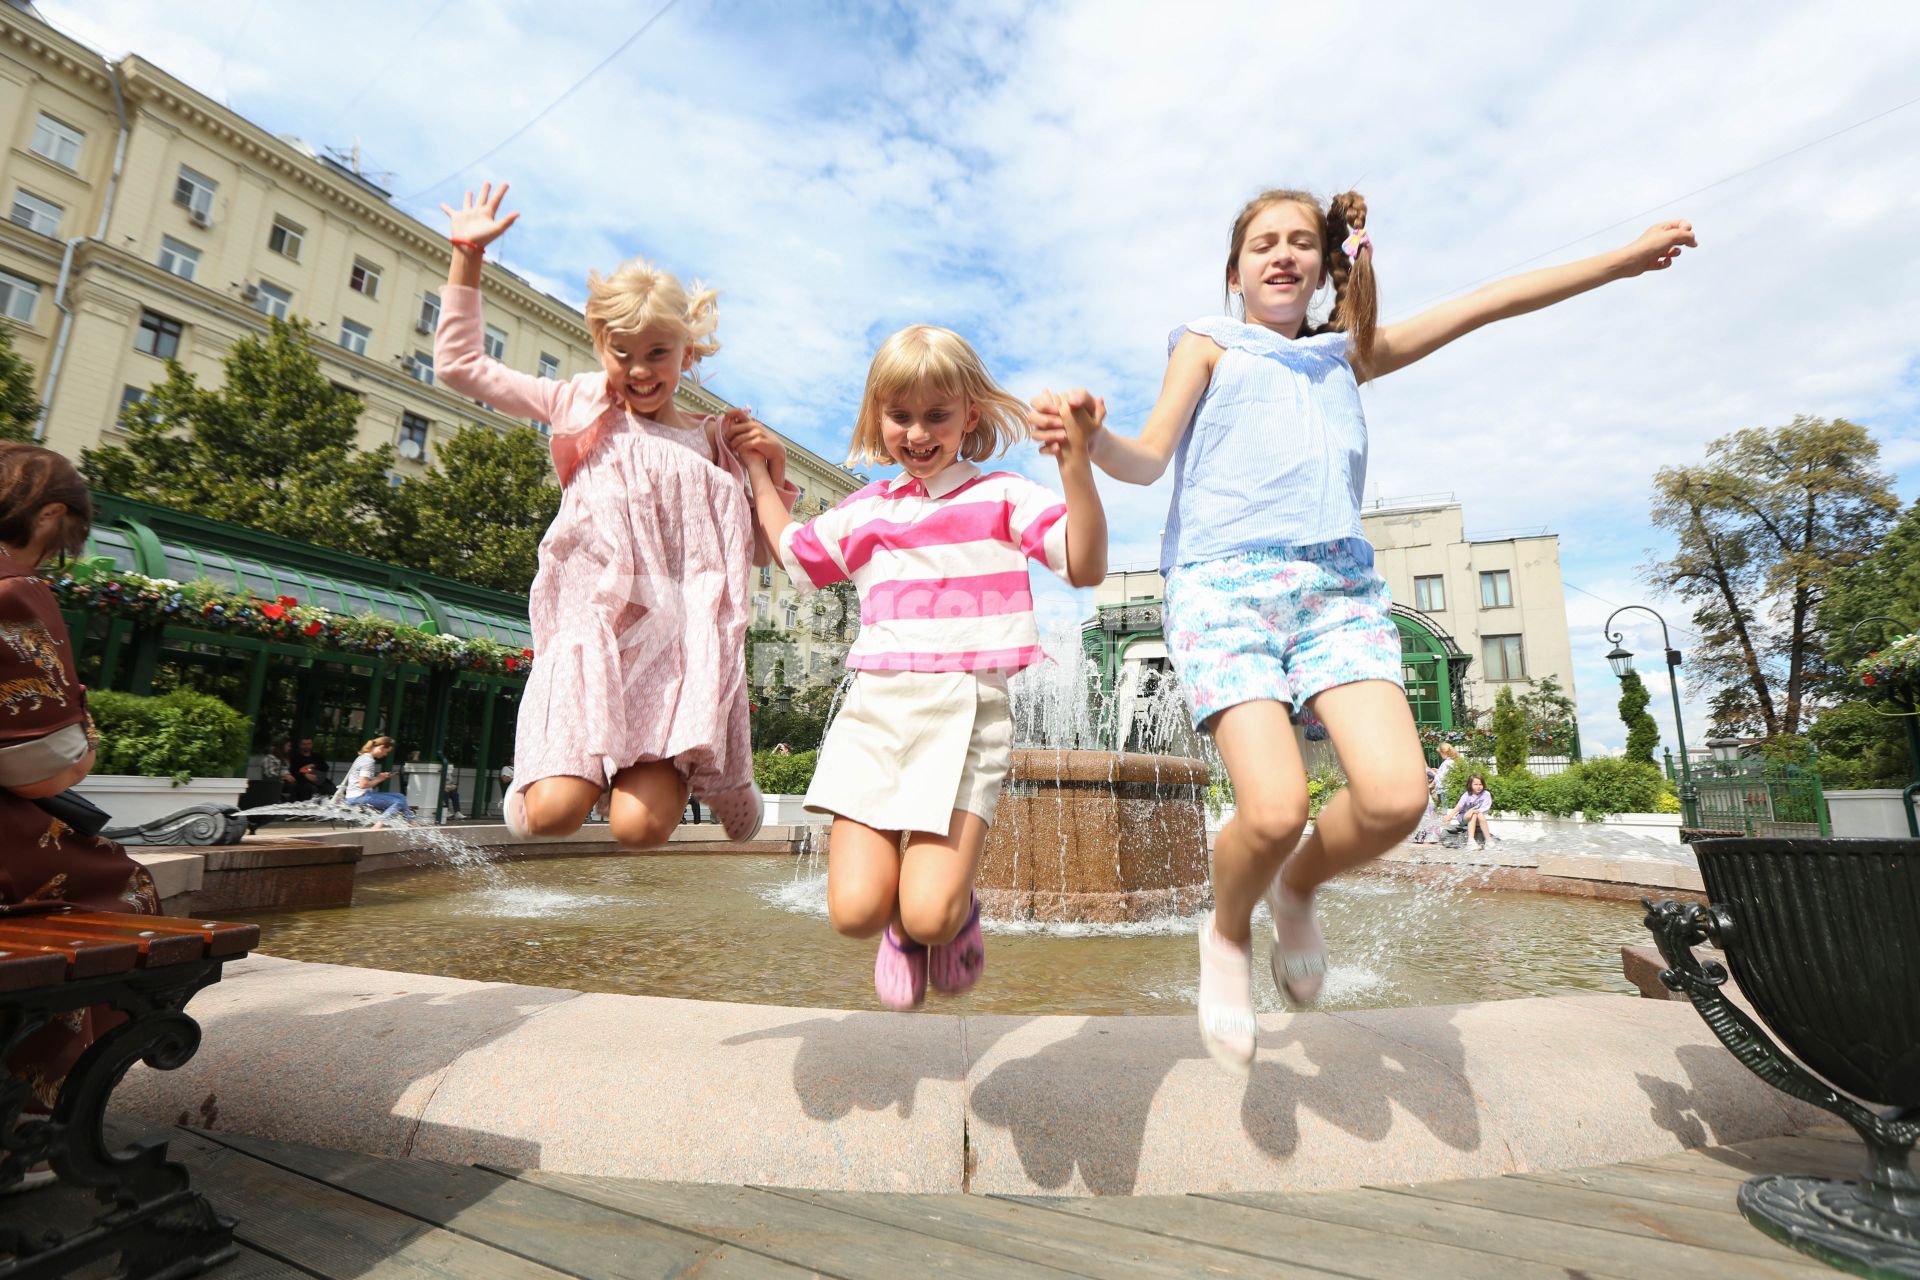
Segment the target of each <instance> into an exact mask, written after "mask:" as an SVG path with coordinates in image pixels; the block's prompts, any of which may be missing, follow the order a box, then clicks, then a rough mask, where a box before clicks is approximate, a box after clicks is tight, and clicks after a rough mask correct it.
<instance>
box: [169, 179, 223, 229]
mask: <svg viewBox="0 0 1920 1280" xmlns="http://www.w3.org/2000/svg"><path fill="white" fill-rule="evenodd" d="M219 189H220V184H219V183H217V182H215V181H214V180H213V179H212V178H209V177H207V176H206V175H205V174H204V173H195V172H194V171H193V170H191V169H189V168H187V166H185V165H181V166H180V176H179V177H178V178H175V179H174V180H173V202H174V203H175V204H177V205H179V206H180V207H181V208H183V209H185V210H186V211H187V216H188V217H190V218H192V219H193V220H194V222H195V224H197V225H199V226H202V227H204V226H207V225H208V224H210V223H211V222H212V221H213V193H214V192H216V191H218V190H219Z"/></svg>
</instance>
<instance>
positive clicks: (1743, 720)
mask: <svg viewBox="0 0 1920 1280" xmlns="http://www.w3.org/2000/svg"><path fill="white" fill-rule="evenodd" d="M1879 459H1880V446H1879V445H1878V444H1877V443H1876V442H1875V441H1874V439H1873V437H1872V436H1870V435H1868V434H1867V432H1866V430H1865V429H1864V428H1862V427H1859V426H1857V425H1855V424H1854V423H1851V422H1848V421H1846V420H1845V419H1840V418H1836V419H1833V420H1832V421H1828V420H1827V419H1824V418H1812V417H1807V416H1805V415H1801V416H1798V417H1795V418H1794V420H1793V421H1792V422H1791V423H1789V424H1787V425H1786V426H1784V427H1750V428H1747V429H1745V430H1741V431H1736V432H1734V433H1733V434H1732V435H1728V436H1722V437H1721V438H1720V439H1718V440H1715V441H1714V442H1713V443H1711V444H1710V445H1708V446H1707V459H1706V462H1705V463H1704V464H1702V465H1700V466H1695V467H1662V468H1661V469H1660V471H1659V472H1658V473H1657V474H1656V475H1655V478H1654V502H1653V521H1654V524H1656V525H1657V526H1659V527H1660V528H1662V529H1665V530H1667V531H1668V532H1669V533H1670V534H1672V535H1673V538H1674V542H1675V550H1674V554H1673V556H1672V557H1671V558H1670V559H1667V560H1663V561H1660V562H1658V563H1656V564H1654V565H1653V566H1652V567H1651V570H1650V576H1651V577H1652V580H1653V581H1654V583H1655V584H1656V585H1657V586H1660V587H1664V588H1666V589H1667V590H1669V591H1672V592H1674V593H1675V594H1677V595H1679V596H1680V597H1681V598H1682V599H1685V600H1687V601H1690V602H1691V603H1692V604H1693V605H1694V615H1693V618H1694V623H1695V625H1696V626H1697V627H1698V628H1699V630H1700V632H1701V642H1700V644H1699V646H1697V647H1696V649H1695V650H1694V655H1693V657H1694V662H1693V670H1694V672H1695V677H1694V683H1695V686H1696V687H1697V688H1705V689H1709V690H1711V702H1712V707H1713V719H1714V727H1715V728H1716V729H1717V730H1719V731H1720V732H1723V733H1742V732H1753V731H1755V730H1759V731H1761V732H1764V733H1765V734H1766V735H1767V736H1769V737H1772V736H1776V735H1780V734H1794V733H1798V732H1799V731H1800V728H1801V724H1802V721H1803V719H1804V718H1805V713H1806V710H1807V707H1808V705H1809V702H1810V700H1811V696H1812V694H1813V693H1814V692H1815V691H1816V689H1817V688H1818V687H1819V685H1820V682H1821V680H1822V679H1823V678H1824V676H1825V672H1824V669H1823V668H1824V660H1823V655H1824V653H1825V651H1826V644H1825V636H1824V635H1823V633H1822V629H1821V621H1820V610H1821V605H1822V603H1823V602H1824V600H1825V599H1826V595H1827V592H1828V589H1829V587H1830V586H1831V585H1832V582H1833V580H1834V577H1835V575H1836V574H1837V573H1838V572H1839V571H1841V570H1843V569H1845V568H1847V567H1849V566H1851V565H1854V564H1857V563H1859V561H1860V560H1862V559H1863V558H1865V556H1866V555H1867V553H1868V551H1870V550H1871V549H1872V548H1873V547H1874V546H1875V545H1877V544H1878V542H1879V541H1880V537H1881V535H1882V534H1883V532H1884V531H1885V529H1886V527H1887V525H1888V523H1889V522H1890V521H1891V520H1892V518H1893V515H1894V512H1895V510H1896V504H1895V501H1894V498H1893V495H1892V493H1891V492H1889V490H1888V487H1887V486H1888V479H1889V478H1888V476H1887V475H1886V474H1885V473H1884V472H1882V471H1880V470H1879V469H1878V463H1879Z"/></svg>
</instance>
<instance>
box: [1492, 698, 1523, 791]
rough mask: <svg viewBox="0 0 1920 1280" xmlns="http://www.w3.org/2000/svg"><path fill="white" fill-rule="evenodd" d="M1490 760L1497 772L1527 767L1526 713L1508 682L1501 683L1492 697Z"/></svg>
mask: <svg viewBox="0 0 1920 1280" xmlns="http://www.w3.org/2000/svg"><path fill="white" fill-rule="evenodd" d="M1493 762H1494V767H1495V769H1496V770H1497V771H1498V772H1500V773H1514V772H1516V771H1518V770H1521V769H1524V768H1526V767H1527V717H1526V713H1525V712H1523V711H1521V710H1520V703H1519V701H1518V700H1517V699H1516V698H1515V697H1514V696H1513V686H1511V685H1502V686H1501V687H1500V694H1499V696H1498V697H1496V698H1495V699H1494V700H1493Z"/></svg>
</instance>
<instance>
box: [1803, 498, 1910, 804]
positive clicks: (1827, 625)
mask: <svg viewBox="0 0 1920 1280" xmlns="http://www.w3.org/2000/svg"><path fill="white" fill-rule="evenodd" d="M1872 618H1890V619H1892V621H1891V622H1869V621H1868V619H1872ZM1820 625H1821V628H1822V630H1823V631H1824V633H1825V635H1826V640H1827V659H1828V669H1829V671H1831V672H1832V673H1834V677H1835V678H1834V679H1833V681H1832V682H1831V683H1830V684H1829V685H1827V686H1826V689H1825V691H1826V692H1827V693H1829V694H1831V695H1832V696H1833V697H1835V698H1837V699H1839V701H1838V702H1836V703H1835V704H1834V705H1833V706H1830V707H1826V708H1823V709H1821V711H1820V712H1819V713H1818V718H1817V719H1816V720H1815V721H1814V724H1813V728H1812V730H1811V731H1810V734H1809V736H1810V737H1812V739H1813V741H1814V744H1815V745H1816V746H1817V747H1819V749H1820V763H1821V769H1820V771H1821V773H1822V775H1823V776H1826V777H1827V780H1828V785H1830V786H1836V787H1837V786H1861V787H1871V786H1899V785H1904V784H1905V783H1906V782H1907V781H1908V780H1909V779H1911V778H1912V777H1915V776H1920V774H1915V773H1913V772H1912V770H1915V769H1920V760H1914V761H1913V762H1911V764H1910V763H1909V762H1908V759H1907V757H1908V755H1909V754H1910V742H1911V739H1910V738H1909V735H1908V718H1907V717H1904V716H1899V715H1891V714H1889V712H1890V711H1892V710H1894V708H1891V707H1889V706H1887V705H1886V704H1884V703H1877V702H1873V701H1869V700H1864V699H1860V698H1858V697H1856V696H1855V695H1857V694H1858V693H1859V692H1860V690H1859V689H1858V688H1857V686H1855V685H1854V684H1853V683H1852V682H1851V681H1850V680H1848V679H1846V678H1844V675H1843V673H1844V672H1845V671H1846V669H1847V668H1848V667H1849V666H1851V665H1852V664H1853V663H1855V662H1858V661H1859V660H1860V659H1861V658H1863V657H1865V656H1866V655H1867V654H1868V653H1870V652H1872V651H1874V650H1875V649H1877V648H1879V647H1880V646H1881V645H1882V644H1884V643H1885V642H1886V641H1887V640H1889V639H1891V638H1892V637H1894V636H1896V635H1900V634H1903V633H1905V632H1909V631H1915V630H1920V500H1916V501H1915V502H1914V503H1913V505H1912V506H1910V507H1908V508H1907V511H1906V514H1905V515H1903V516H1901V518H1900V521H1899V523H1897V524H1895V525H1894V527H1893V529H1892V531H1891V532H1889V533H1888V534H1887V537H1886V540H1885V541H1884V542H1882V543H1881V544H1880V546H1878V547H1877V548H1875V549H1874V551H1873V554H1871V555H1869V556H1868V557H1867V558H1866V559H1864V560H1862V561H1861V562H1860V563H1859V564H1857V565H1854V566H1852V567H1851V568H1847V569H1843V570H1841V571H1840V572H1839V573H1838V574H1836V575H1835V578H1834V583H1833V587H1832V589H1831V590H1830V591H1829V592H1828V594H1827V598H1826V601H1825V602H1824V603H1823V604H1822V605H1821V608H1820ZM1843 765H1844V767H1843ZM1842 775H1844V778H1843V780H1841V781H1835V778H1836V776H1842Z"/></svg>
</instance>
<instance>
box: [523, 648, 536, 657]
mask: <svg viewBox="0 0 1920 1280" xmlns="http://www.w3.org/2000/svg"><path fill="white" fill-rule="evenodd" d="M520 656H521V657H523V658H531V657H533V650H531V649H522V650H521V651H520Z"/></svg>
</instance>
